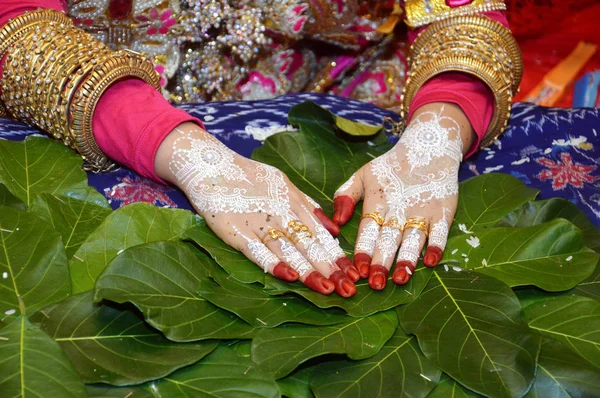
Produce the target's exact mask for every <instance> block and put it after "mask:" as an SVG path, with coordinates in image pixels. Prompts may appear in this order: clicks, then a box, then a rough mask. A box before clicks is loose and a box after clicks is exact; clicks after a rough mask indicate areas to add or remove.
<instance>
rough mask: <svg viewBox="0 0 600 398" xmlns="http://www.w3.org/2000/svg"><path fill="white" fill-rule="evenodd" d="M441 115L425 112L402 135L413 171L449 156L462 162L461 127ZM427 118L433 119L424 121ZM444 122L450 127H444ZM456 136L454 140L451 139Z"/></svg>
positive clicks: (441, 110) (441, 111)
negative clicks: (434, 160)
mask: <svg viewBox="0 0 600 398" xmlns="http://www.w3.org/2000/svg"><path fill="white" fill-rule="evenodd" d="M443 112H444V107H442V109H440V112H439V113H435V112H424V113H422V114H420V115H419V116H418V117H417V118H415V119H414V120H413V121H412V122H411V124H410V126H409V127H408V128H407V129H406V130H405V131H404V133H403V134H402V140H401V141H402V143H403V144H404V146H405V147H406V150H407V154H406V157H407V159H408V164H410V166H411V171H412V170H414V169H415V168H416V167H423V166H428V165H429V164H430V163H431V161H432V160H433V159H436V158H442V157H445V156H448V157H450V158H452V159H453V160H455V161H456V162H457V163H460V162H461V161H462V149H463V148H462V139H461V137H460V126H459V125H458V123H456V121H454V120H453V119H451V118H449V117H447V116H442V113H443ZM427 116H430V117H431V118H430V119H429V120H426V121H424V120H423V119H424V118H426V117H427ZM442 122H445V124H446V125H450V127H443V126H442ZM451 136H454V138H451Z"/></svg>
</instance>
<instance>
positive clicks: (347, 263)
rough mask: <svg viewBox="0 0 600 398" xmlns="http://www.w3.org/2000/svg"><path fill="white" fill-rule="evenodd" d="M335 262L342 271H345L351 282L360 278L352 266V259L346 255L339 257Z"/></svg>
mask: <svg viewBox="0 0 600 398" xmlns="http://www.w3.org/2000/svg"><path fill="white" fill-rule="evenodd" d="M335 263H336V264H337V266H338V267H340V269H341V270H342V271H344V272H345V273H346V275H348V277H349V278H350V279H352V282H356V281H357V280H359V279H360V274H359V273H358V270H357V269H356V268H355V267H354V264H352V261H351V260H350V259H349V258H348V257H346V256H344V257H340V258H338V259H337V260H336V262H335Z"/></svg>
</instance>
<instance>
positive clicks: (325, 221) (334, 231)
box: [313, 208, 340, 236]
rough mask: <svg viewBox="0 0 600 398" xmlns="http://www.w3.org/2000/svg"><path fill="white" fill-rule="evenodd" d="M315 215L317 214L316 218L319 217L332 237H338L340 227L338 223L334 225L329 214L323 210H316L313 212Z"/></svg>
mask: <svg viewBox="0 0 600 398" xmlns="http://www.w3.org/2000/svg"><path fill="white" fill-rule="evenodd" d="M313 213H314V214H315V216H317V218H318V219H319V221H321V223H322V224H323V226H324V227H325V229H327V230H328V231H329V233H330V234H331V235H333V236H338V235H339V234H340V227H339V226H338V225H337V224H336V223H334V222H333V221H332V220H331V219H330V218H329V217H327V214H325V212H324V211H323V209H320V208H316V209H315V210H314V211H313Z"/></svg>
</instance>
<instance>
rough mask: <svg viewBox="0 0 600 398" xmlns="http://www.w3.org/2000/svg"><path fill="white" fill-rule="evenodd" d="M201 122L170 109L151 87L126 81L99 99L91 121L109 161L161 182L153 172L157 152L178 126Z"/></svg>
mask: <svg viewBox="0 0 600 398" xmlns="http://www.w3.org/2000/svg"><path fill="white" fill-rule="evenodd" d="M186 122H193V123H196V124H198V125H199V126H200V127H202V128H204V125H203V124H202V122H201V121H200V120H198V119H196V118H195V117H192V116H190V115H189V114H188V113H187V112H185V111H182V110H180V109H177V108H174V107H173V106H171V105H170V104H169V103H168V102H167V100H165V98H164V97H163V96H162V95H161V94H160V93H159V92H158V91H156V90H155V89H154V88H153V87H151V86H149V85H148V84H146V83H144V82H143V81H141V80H136V79H128V80H123V81H120V82H117V83H115V84H114V85H112V86H111V87H110V88H109V89H108V90H107V91H106V92H105V93H104V95H103V96H102V97H101V98H100V101H99V102H98V106H97V107H96V112H95V113H94V119H93V130H94V136H95V138H96V141H97V142H98V146H99V147H100V149H102V151H103V152H104V153H105V154H106V155H108V156H109V157H110V158H111V159H114V160H116V161H117V162H119V163H121V164H123V165H125V166H127V167H128V168H130V169H133V170H135V171H137V172H138V173H139V174H141V175H143V176H144V177H148V178H152V179H153V180H156V181H159V182H163V181H162V180H161V179H160V178H159V177H158V176H157V175H156V172H155V170H154V160H155V158H156V152H157V151H158V148H159V147H160V144H161V143H162V142H163V141H164V139H165V138H166V137H167V136H168V135H169V134H170V133H171V132H172V131H173V130H174V129H175V127H177V126H178V125H180V124H182V123H186Z"/></svg>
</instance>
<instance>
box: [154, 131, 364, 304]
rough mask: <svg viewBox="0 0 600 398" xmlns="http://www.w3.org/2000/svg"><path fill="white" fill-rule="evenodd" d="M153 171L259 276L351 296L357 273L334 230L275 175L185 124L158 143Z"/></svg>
mask: <svg viewBox="0 0 600 398" xmlns="http://www.w3.org/2000/svg"><path fill="white" fill-rule="evenodd" d="M155 167H156V170H157V174H158V175H159V176H160V177H161V178H163V179H164V180H166V181H168V182H171V183H173V184H174V185H176V186H177V187H178V188H180V189H181V190H182V191H183V192H184V193H185V194H186V196H187V197H188V199H189V200H190V202H191V203H192V205H193V206H194V208H195V209H196V211H197V212H198V214H200V215H202V216H203V217H204V219H205V220H206V223H207V225H208V226H209V227H210V228H211V229H212V230H213V231H214V232H215V234H217V235H218V236H219V237H220V238H221V239H223V241H225V243H227V244H228V245H230V246H232V247H234V248H235V249H237V250H239V251H241V252H242V253H243V254H244V255H245V256H246V257H248V258H249V259H250V260H251V261H252V262H254V263H255V264H257V265H258V266H260V267H261V268H262V269H264V271H265V272H268V273H270V274H272V275H274V276H275V277H277V278H279V279H282V280H285V281H289V282H293V281H296V280H297V279H299V280H300V281H301V282H302V283H304V284H305V285H306V286H308V287H309V288H311V289H313V290H315V291H317V292H319V293H323V294H330V293H332V292H333V290H335V291H336V292H337V293H338V294H339V295H341V296H343V297H350V296H352V295H354V294H355V293H356V286H355V285H354V283H353V281H356V280H358V279H359V273H358V271H357V269H356V268H355V267H354V265H353V264H352V261H350V259H349V258H348V257H346V255H345V254H344V252H343V251H342V249H341V248H340V246H339V244H338V242H337V241H336V240H335V239H334V238H333V236H332V234H331V232H333V233H334V234H336V235H337V234H338V233H339V227H338V226H337V225H335V224H334V223H333V222H332V221H331V220H330V219H329V218H327V216H325V213H324V212H323V210H322V209H321V208H320V207H319V205H318V204H317V203H315V202H314V201H313V200H312V199H310V198H309V197H307V196H306V195H304V194H303V193H302V192H301V191H300V190H299V189H298V188H296V187H295V186H294V185H293V184H292V183H291V182H290V181H289V179H288V178H287V177H286V176H285V175H284V174H283V173H282V172H281V171H279V170H277V169H276V168H274V167H271V166H268V165H265V164H262V163H258V162H255V161H252V160H250V159H247V158H244V157H242V156H239V155H237V154H236V153H234V152H233V151H231V150H230V149H229V148H227V147H226V146H225V145H223V144H222V143H220V142H219V141H218V140H217V139H215V138H214V137H213V136H211V135H210V134H208V133H207V132H206V131H204V130H202V129H200V128H199V127H198V126H196V125H195V124H191V123H187V124H183V125H181V126H179V127H178V128H176V129H175V131H173V132H172V133H171V134H170V135H169V136H168V137H167V139H165V141H164V142H163V143H162V144H161V146H160V148H159V151H158V154H157V160H156V166H155Z"/></svg>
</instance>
